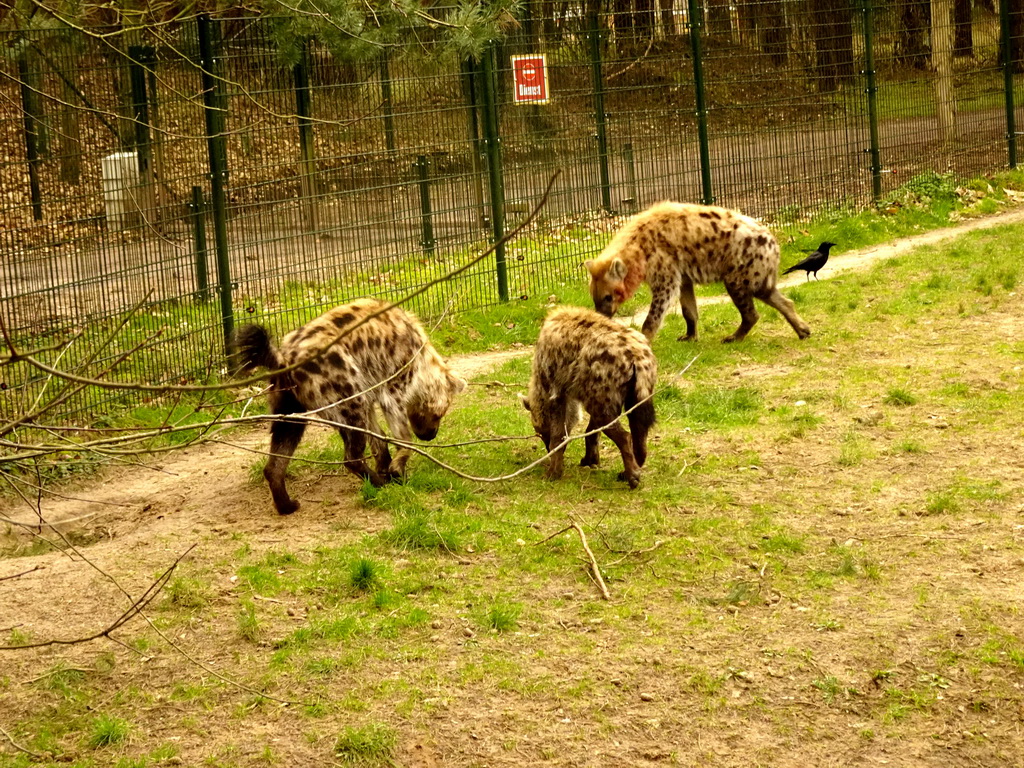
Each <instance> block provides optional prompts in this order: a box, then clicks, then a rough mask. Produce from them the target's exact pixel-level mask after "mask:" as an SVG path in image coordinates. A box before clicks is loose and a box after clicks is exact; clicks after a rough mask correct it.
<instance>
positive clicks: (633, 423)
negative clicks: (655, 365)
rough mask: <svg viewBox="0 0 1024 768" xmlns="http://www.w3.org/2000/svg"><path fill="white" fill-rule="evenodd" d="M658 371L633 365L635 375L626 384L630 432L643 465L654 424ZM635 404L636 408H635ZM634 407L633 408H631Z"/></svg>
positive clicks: (637, 457)
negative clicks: (654, 398) (649, 435)
mask: <svg viewBox="0 0 1024 768" xmlns="http://www.w3.org/2000/svg"><path fill="white" fill-rule="evenodd" d="M656 381H657V373H656V372H655V371H652V370H650V369H649V368H648V367H647V366H645V367H643V368H641V369H639V370H638V369H637V366H635V365H634V366H633V376H632V377H631V378H630V380H629V383H628V384H626V410H628V411H629V413H628V414H627V416H626V418H627V419H628V420H629V434H630V437H631V438H632V441H633V456H634V457H636V463H637V464H639V465H640V466H641V467H642V466H643V465H644V461H646V460H647V433H648V432H650V431H651V427H653V426H654V421H655V417H654V401H653V400H652V399H651V396H652V395H653V394H654V385H655V382H656ZM634 406H635V408H634ZM630 409H632V410H630Z"/></svg>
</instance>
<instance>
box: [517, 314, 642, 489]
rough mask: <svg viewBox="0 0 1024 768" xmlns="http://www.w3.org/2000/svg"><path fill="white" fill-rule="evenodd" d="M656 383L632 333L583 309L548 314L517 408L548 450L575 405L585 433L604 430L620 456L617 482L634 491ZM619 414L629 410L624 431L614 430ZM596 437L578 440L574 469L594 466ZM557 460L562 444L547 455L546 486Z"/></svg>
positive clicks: (556, 471)
mask: <svg viewBox="0 0 1024 768" xmlns="http://www.w3.org/2000/svg"><path fill="white" fill-rule="evenodd" d="M657 378H658V362H657V360H655V358H654V353H653V352H651V346H650V344H648V343H647V340H646V339H645V338H644V337H643V336H642V335H641V334H640V333H639V332H638V331H635V330H633V329H631V328H626V327H624V326H622V325H620V324H619V323H617V322H615V321H614V320H609V319H608V318H606V317H603V316H602V315H599V314H598V313H597V312H594V311H593V310H590V309H582V308H579V307H565V308H561V309H555V310H553V311H552V312H550V313H549V314H548V316H547V319H545V321H544V325H543V327H542V328H541V331H540V338H538V339H537V347H536V350H535V352H534V356H533V372H532V374H531V376H530V391H529V395H528V397H526V398H524V399H523V405H525V406H526V410H528V411H529V412H530V417H531V419H532V420H533V428H534V429H535V430H536V431H537V434H538V435H540V438H541V440H543V441H544V447H545V448H546V449H547V450H549V451H550V450H551V449H552V448H554V447H555V446H557V445H558V444H559V443H561V442H562V441H563V440H564V439H565V437H566V436H567V435H568V434H569V433H570V432H571V431H572V428H573V427H574V426H575V424H576V422H577V421H578V419H579V410H580V406H582V407H583V409H584V410H585V411H586V412H587V413H588V414H590V423H589V424H588V425H587V431H588V432H590V431H591V430H595V429H599V428H601V427H604V433H605V434H606V435H608V437H609V438H611V440H612V442H613V443H615V445H616V446H618V448H619V451H620V453H621V454H622V463H623V465H624V467H625V470H624V471H623V472H622V473H621V474H620V475H619V479H620V480H625V481H627V482H628V483H629V487H630V488H636V487H637V486H638V485H639V484H640V467H642V466H643V464H644V461H645V460H646V458H647V433H648V431H650V429H651V426H652V425H653V424H654V404H653V403H652V402H651V399H650V397H651V395H652V394H653V392H654V386H655V383H656V381H657ZM638 403H639V405H637V404H638ZM634 406H637V407H636V408H634ZM623 408H626V409H633V410H631V411H630V412H629V413H628V414H627V416H626V418H627V419H628V421H629V431H628V432H627V431H626V430H625V428H623V426H622V424H620V423H619V416H620V415H621V414H622V410H623ZM599 437H600V435H599V434H597V433H595V434H593V435H588V436H587V437H586V438H585V440H586V453H585V455H584V456H583V461H581V462H580V466H583V467H596V466H597V465H598V463H599V460H600V456H599V449H598V439H599ZM564 454H565V446H564V445H563V446H562V447H561V448H560V449H558V450H557V451H556V452H555V453H553V454H552V455H551V458H550V460H549V464H548V471H547V475H546V477H547V478H548V479H550V480H557V479H558V478H560V477H561V476H562V468H563V458H564Z"/></svg>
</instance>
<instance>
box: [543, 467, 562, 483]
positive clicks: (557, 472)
mask: <svg viewBox="0 0 1024 768" xmlns="http://www.w3.org/2000/svg"><path fill="white" fill-rule="evenodd" d="M561 478H562V470H561V468H559V469H548V471H547V472H545V473H544V479H545V480H560V479H561Z"/></svg>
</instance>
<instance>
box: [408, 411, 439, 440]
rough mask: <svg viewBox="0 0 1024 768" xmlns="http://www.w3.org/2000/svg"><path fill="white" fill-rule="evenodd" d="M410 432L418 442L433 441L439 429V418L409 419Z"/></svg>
mask: <svg viewBox="0 0 1024 768" xmlns="http://www.w3.org/2000/svg"><path fill="white" fill-rule="evenodd" d="M409 426H410V427H412V432H413V434H414V435H416V437H418V438H419V439H420V440H428V441H429V440H433V439H434V438H435V437H437V431H438V430H439V429H440V428H441V417H440V416H413V417H411V418H410V419H409Z"/></svg>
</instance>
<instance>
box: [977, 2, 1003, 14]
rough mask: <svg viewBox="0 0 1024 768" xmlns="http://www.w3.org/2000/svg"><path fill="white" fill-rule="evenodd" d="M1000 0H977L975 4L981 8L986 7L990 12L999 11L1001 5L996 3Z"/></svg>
mask: <svg viewBox="0 0 1024 768" xmlns="http://www.w3.org/2000/svg"><path fill="white" fill-rule="evenodd" d="M998 1H999V0H975V5H977V6H978V7H979V8H984V9H985V10H986V11H988V12H990V13H999V6H998V5H996V3H998Z"/></svg>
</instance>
